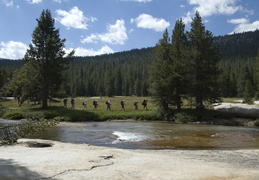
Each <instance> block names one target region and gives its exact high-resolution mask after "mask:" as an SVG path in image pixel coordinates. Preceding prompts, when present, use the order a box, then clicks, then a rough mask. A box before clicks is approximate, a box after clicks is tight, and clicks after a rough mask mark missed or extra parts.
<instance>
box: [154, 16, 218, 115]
mask: <svg viewBox="0 0 259 180" xmlns="http://www.w3.org/2000/svg"><path fill="white" fill-rule="evenodd" d="M184 28H185V25H184V23H183V22H182V20H181V19H180V20H178V21H177V22H176V24H175V27H174V30H173V35H172V42H171V43H170V38H169V35H168V31H167V30H166V31H165V32H164V34H163V38H162V39H160V40H159V42H158V44H157V46H156V54H155V56H154V59H153V62H152V65H151V68H150V71H151V79H152V95H153V96H154V100H155V101H156V103H157V104H158V105H159V107H160V108H162V109H163V110H164V111H167V110H169V106H174V105H176V107H177V111H180V110H181V106H182V102H183V99H184V98H187V97H195V99H196V109H198V110H203V109H204V108H205V107H204V104H203V103H204V102H205V101H206V102H211V103H212V102H216V101H219V100H220V98H219V97H220V96H219V95H220V94H219V92H218V81H217V80H218V75H219V70H218V66H217V65H218V62H219V60H220V56H219V51H218V49H217V48H215V47H213V46H212V42H213V36H212V33H211V32H209V31H207V30H205V26H204V25H203V23H202V19H201V17H200V15H199V13H198V12H196V16H195V17H194V18H193V22H192V28H191V30H190V32H187V34H186V32H185V30H184ZM187 38H188V39H187Z"/></svg>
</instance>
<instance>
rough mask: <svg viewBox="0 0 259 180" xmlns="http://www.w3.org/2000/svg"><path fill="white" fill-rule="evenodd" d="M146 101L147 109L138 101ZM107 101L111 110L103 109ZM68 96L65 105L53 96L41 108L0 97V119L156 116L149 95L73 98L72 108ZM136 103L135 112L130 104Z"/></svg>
mask: <svg viewBox="0 0 259 180" xmlns="http://www.w3.org/2000/svg"><path fill="white" fill-rule="evenodd" d="M144 99H146V100H148V106H147V107H148V109H147V110H144V109H143V106H142V105H141V103H142V101H143V100H144ZM94 100H97V101H98V108H97V109H94V106H93V101H94ZM108 100H110V101H111V104H112V105H111V111H107V110H106V109H107V107H106V101H108ZM122 100H124V101H125V110H124V109H122V107H121V101H122ZM70 101H71V98H68V103H67V108H65V107H64V104H63V99H56V100H55V102H50V103H49V108H48V109H46V110H44V109H41V106H40V105H35V102H29V103H27V102H25V103H24V104H23V105H22V106H21V107H19V106H18V102H17V100H1V101H0V104H2V106H3V112H4V113H3V118H7V119H21V118H31V117H33V118H47V119H51V118H59V119H60V120H66V121H100V120H109V119H146V120H154V119H156V109H157V108H156V106H155V104H154V103H152V100H151V98H150V97H135V96H132V97H122V96H120V97H112V98H110V97H77V98H75V108H74V109H72V107H71V103H70ZM84 101H86V102H87V109H86V110H83V102H84ZM135 101H137V102H138V111H136V110H135V106H134V105H133V103H134V102H135Z"/></svg>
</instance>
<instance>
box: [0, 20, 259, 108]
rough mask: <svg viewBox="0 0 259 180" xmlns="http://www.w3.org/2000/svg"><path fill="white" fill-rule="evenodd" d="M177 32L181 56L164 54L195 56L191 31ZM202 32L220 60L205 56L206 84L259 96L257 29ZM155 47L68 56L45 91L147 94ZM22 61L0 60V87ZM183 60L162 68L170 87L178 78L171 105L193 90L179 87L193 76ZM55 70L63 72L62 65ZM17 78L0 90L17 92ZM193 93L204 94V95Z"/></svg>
mask: <svg viewBox="0 0 259 180" xmlns="http://www.w3.org/2000/svg"><path fill="white" fill-rule="evenodd" d="M177 24H178V26H180V24H179V22H177V23H176V25H177ZM182 25H183V24H182ZM200 25H201V26H200V27H201V29H200V30H202V31H204V33H205V34H206V32H207V30H205V29H204V28H205V27H204V25H203V24H202V21H201V18H200ZM193 26H194V25H193ZM52 27H53V26H52ZM53 28H54V27H53ZM181 28H184V26H180V27H179V30H181ZM180 32H181V31H180ZM182 32H184V31H182ZM174 33H175V34H172V36H173V35H177V33H179V32H178V31H176V30H175V32H174ZM165 35H166V33H165V34H164V35H163V38H162V39H164V38H165V40H167V43H168V44H172V43H173V42H172V41H174V43H177V42H175V41H176V38H175V40H174V39H173V38H172V39H171V37H169V33H168V31H167V36H168V37H167V38H168V39H167V38H166V37H164V36H165ZM183 35H184V36H186V37H184V38H186V39H184V41H183V42H184V43H186V44H187V45H186V47H187V48H186V49H185V50H182V51H183V55H182V56H181V57H175V55H174V54H177V53H176V52H177V51H178V49H177V48H176V47H174V49H173V50H170V51H171V52H170V55H169V56H170V58H172V56H173V58H174V59H181V58H187V57H188V58H190V57H194V56H195V53H193V54H192V53H189V52H190V50H191V49H190V48H191V47H192V44H190V43H191V40H190V38H191V31H190V32H189V33H187V32H184V34H183ZM207 35H208V38H209V41H208V40H207V39H206V40H204V42H203V41H202V42H200V43H201V45H203V46H206V43H209V44H210V45H211V46H210V47H211V48H212V49H214V47H217V48H218V49H219V52H220V56H219V57H220V59H221V61H218V59H216V60H213V59H210V58H209V59H210V61H211V62H210V63H208V64H207V65H209V64H211V63H212V64H211V65H212V66H214V65H215V64H216V68H215V69H214V68H213V69H212V70H213V71H210V70H209V69H207V70H206V71H208V72H206V73H211V74H213V73H215V74H217V76H218V78H212V79H207V80H208V82H207V83H209V82H213V84H214V83H215V84H217V83H219V84H220V86H218V88H217V90H218V91H215V92H218V93H219V95H218V94H217V96H219V97H245V96H248V95H249V93H250V95H249V96H250V97H251V96H252V97H254V96H256V97H258V96H259V95H258V93H257V92H258V91H259V87H258V81H259V79H258V77H259V75H258V72H259V71H258V66H259V65H258V62H257V61H258V59H256V58H255V57H256V56H257V55H258V49H259V44H258V40H259V31H258V30H256V31H254V32H245V33H238V34H232V35H225V36H218V37H213V36H212V33H210V32H208V34H207ZM178 36H179V35H178ZM193 38H194V37H193ZM185 41H186V42H185ZM62 42H63V41H62ZM193 42H194V40H193ZM161 43H162V41H161V40H159V42H158V45H159V44H161ZM184 43H183V44H184ZM162 44H163V43H162ZM63 45H64V44H63ZM158 45H157V46H158ZM157 46H156V47H150V48H143V49H133V50H131V51H125V52H118V53H114V54H107V55H100V56H94V57H73V59H72V60H71V61H69V62H67V65H66V68H65V69H64V76H62V77H65V78H64V79H63V80H64V81H61V84H60V85H61V88H60V89H59V90H58V89H55V93H54V91H52V90H51V91H52V93H50V96H52V97H67V96H74V97H75V96H114V95H117V96H131V95H137V96H150V95H151V94H152V93H154V87H153V85H154V81H153V80H152V79H154V78H156V77H159V75H160V74H158V75H157V76H154V74H153V75H152V72H151V71H150V65H151V69H153V70H152V71H153V72H154V70H155V69H157V68H159V66H160V64H158V65H157V66H153V65H152V62H153V60H154V59H156V58H157V56H158V49H159V47H161V46H160V45H159V47H157ZM170 46H171V45H170ZM181 46H182V45H179V48H180V47H181ZM197 48H198V46H197ZM212 49H211V50H212ZM204 50H205V49H204ZM209 51H210V50H209ZM213 51H214V50H213ZM172 52H174V53H172ZM184 54H185V55H184ZM185 56H186V57H185ZM217 56H218V54H217ZM217 56H215V57H217ZM212 57H214V56H212ZM25 63H27V62H25V61H21V60H16V61H13V60H4V59H1V60H0V66H1V67H0V88H1V89H2V90H3V89H5V88H3V87H6V86H7V85H8V84H10V82H11V79H13V77H14V75H15V74H18V72H16V71H17V70H19V69H21V68H22V67H23V69H24V64H25ZM68 63H69V64H68ZM186 63H187V62H184V63H183V62H181V61H179V62H178V61H175V62H174V64H175V66H174V67H170V68H172V69H173V71H169V72H167V71H168V70H170V68H169V69H166V70H165V72H167V74H168V73H169V74H171V75H172V76H171V78H172V79H173V80H175V81H174V87H177V86H178V83H182V84H183V85H181V86H178V87H179V88H173V89H172V90H173V93H172V94H171V96H172V97H170V99H172V102H170V103H169V104H174V105H176V106H178V108H180V103H176V102H177V99H179V97H178V96H175V93H176V92H181V93H180V97H181V98H183V97H184V98H185V97H190V96H194V95H193V94H192V95H191V94H190V93H188V92H186V89H196V90H195V91H198V92H199V90H198V87H196V88H194V87H192V88H190V87H186V86H185V85H188V84H190V83H191V82H193V80H191V82H190V79H191V78H194V74H192V73H190V70H188V68H186V67H192V68H195V66H194V65H191V66H190V64H188V63H187V64H186ZM201 65H202V66H203V65H204V66H205V67H206V66H207V65H206V63H205V64H201ZM152 66H153V67H152ZM168 67H169V66H168ZM209 67H210V66H209ZM196 68H197V67H196ZM177 69H182V71H181V72H179V74H172V72H176V70H177ZM205 69H206V68H205ZM193 70H194V69H193ZM214 70H218V71H219V72H214ZM31 72H33V71H31ZM60 72H63V70H62V71H60ZM200 73H201V75H200V76H202V74H203V73H205V71H204V72H200ZM32 74H33V73H31V75H32ZM162 74H166V73H162ZM182 74H188V75H189V76H190V77H188V78H187V79H185V80H184V79H181V78H180V77H182ZM32 76H33V75H32ZM60 77H61V76H60ZM152 77H153V78H152ZM168 78H169V77H168ZM172 79H170V78H169V79H168V81H172ZM176 79H178V80H179V81H176ZM188 79H189V80H188ZM187 80H188V81H187ZM215 80H217V82H214V81H215ZM19 81H21V79H19V78H18V79H16V80H15V81H14V82H15V83H14V82H13V88H10V89H9V91H4V92H3V91H2V93H1V95H2V96H3V95H8V96H17V95H21V93H22V88H21V87H18V84H19V83H18V82H19ZM54 84H55V83H54ZM58 84H59V83H58ZM198 84H199V83H198V81H197V83H196V85H197V86H198ZM49 86H51V84H49ZM180 87H181V88H180ZM208 87H209V86H208ZM211 88H212V87H211ZM211 88H210V89H207V90H206V91H210V90H212V89H211ZM36 89H37V88H36ZM36 89H35V90H36ZM249 89H250V90H249ZM204 91H205V90H204ZM161 92H162V93H164V91H162V90H161ZM251 92H252V93H251ZM176 94H177V93H176ZM186 95H188V96H186ZM206 96H207V95H206ZM199 98H201V99H204V97H199ZM206 98H207V97H206ZM206 98H205V99H206ZM250 99H251V98H250ZM257 99H258V98H257ZM179 102H181V101H179ZM177 104H178V105H177ZM202 106H203V104H200V107H202ZM165 107H166V106H165Z"/></svg>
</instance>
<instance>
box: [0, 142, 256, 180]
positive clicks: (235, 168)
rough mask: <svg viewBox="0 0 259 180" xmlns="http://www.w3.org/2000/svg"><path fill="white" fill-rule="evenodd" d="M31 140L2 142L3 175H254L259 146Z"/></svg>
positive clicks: (215, 179)
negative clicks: (144, 146) (121, 145)
mask: <svg viewBox="0 0 259 180" xmlns="http://www.w3.org/2000/svg"><path fill="white" fill-rule="evenodd" d="M28 141H32V140H30V139H20V140H19V141H18V144H15V145H13V146H1V147H0V152H1V153H0V177H1V178H2V179H45V178H48V179H77V180H78V179H164V180H167V179H176V180H178V179H180V180H188V179H189V180H205V179H212V180H221V179H230V180H231V179H235V180H236V179H238V180H243V179H244V180H255V179H258V176H259V171H258V168H259V150H231V151H228V150H200V151H197V150H196V151H195V150H126V149H116V148H108V147H97V146H90V145H87V144H72V143H61V142H56V141H47V140H39V139H37V140H33V141H35V142H37V143H47V144H51V145H52V146H51V147H44V148H43V147H38V148H36V147H34V148H33V147H28V145H27V144H29V143H28Z"/></svg>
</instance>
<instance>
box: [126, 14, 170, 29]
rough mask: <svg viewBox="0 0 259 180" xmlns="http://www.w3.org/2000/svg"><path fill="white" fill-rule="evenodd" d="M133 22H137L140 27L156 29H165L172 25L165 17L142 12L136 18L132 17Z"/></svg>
mask: <svg viewBox="0 0 259 180" xmlns="http://www.w3.org/2000/svg"><path fill="white" fill-rule="evenodd" d="M131 23H136V25H137V27H139V28H145V29H152V30H155V31H164V30H165V29H166V28H168V27H169V26H170V23H169V22H167V21H165V20H164V19H159V18H155V17H153V16H151V15H149V14H141V15H139V16H138V17H137V18H136V19H131Z"/></svg>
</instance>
